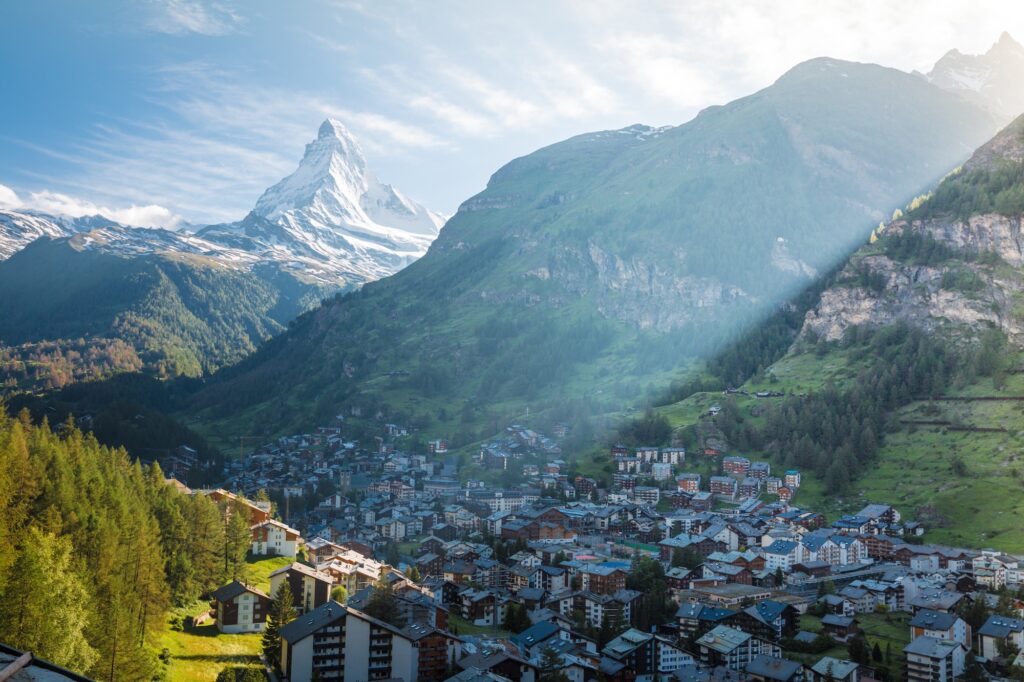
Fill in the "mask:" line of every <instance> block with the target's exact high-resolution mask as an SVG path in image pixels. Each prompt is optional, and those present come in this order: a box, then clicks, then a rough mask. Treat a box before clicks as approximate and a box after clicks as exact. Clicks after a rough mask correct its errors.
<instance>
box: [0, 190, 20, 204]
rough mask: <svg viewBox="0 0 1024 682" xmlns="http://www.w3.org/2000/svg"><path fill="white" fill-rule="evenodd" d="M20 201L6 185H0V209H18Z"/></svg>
mask: <svg viewBox="0 0 1024 682" xmlns="http://www.w3.org/2000/svg"><path fill="white" fill-rule="evenodd" d="M20 207H21V199H19V198H18V195H17V194H16V193H15V191H14V190H13V189H11V188H10V187H8V186H7V185H0V208H20Z"/></svg>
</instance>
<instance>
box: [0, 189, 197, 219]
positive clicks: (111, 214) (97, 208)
mask: <svg viewBox="0 0 1024 682" xmlns="http://www.w3.org/2000/svg"><path fill="white" fill-rule="evenodd" d="M0 208H8V209H26V210H32V211H40V212H41V213H50V214H54V215H62V216H68V217H71V218H79V217H81V216H93V215H101V216H103V217H104V218H109V219H110V220H113V221H115V222H118V223H121V224H123V225H131V226H134V227H166V228H172V229H173V228H175V227H177V226H178V225H180V224H181V223H182V218H181V216H179V215H176V214H175V213H174V212H173V211H171V210H170V209H168V208H165V207H163V206H157V205H156V204H149V205H146V206H134V205H133V206H128V207H126V208H109V207H107V206H101V205H98V204H94V203H93V202H91V201H86V200H84V199H79V198H77V197H72V196H69V195H67V194H61V193H60V192H51V191H49V190H41V191H39V192H31V193H30V194H29V195H28V198H27V199H24V200H22V199H21V198H20V197H18V195H17V193H15V191H14V190H13V189H11V188H10V187H7V186H6V185H0Z"/></svg>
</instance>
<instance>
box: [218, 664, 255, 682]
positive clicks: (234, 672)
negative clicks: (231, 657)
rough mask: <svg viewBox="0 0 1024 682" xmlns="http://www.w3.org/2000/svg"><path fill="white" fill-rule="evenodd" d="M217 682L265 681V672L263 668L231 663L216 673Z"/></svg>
mask: <svg viewBox="0 0 1024 682" xmlns="http://www.w3.org/2000/svg"><path fill="white" fill-rule="evenodd" d="M217 682H267V673H266V672H265V671H264V670H263V668H256V667H253V666H245V665H233V666H229V667H227V668H224V669H223V670H221V671H220V673H218V674H217Z"/></svg>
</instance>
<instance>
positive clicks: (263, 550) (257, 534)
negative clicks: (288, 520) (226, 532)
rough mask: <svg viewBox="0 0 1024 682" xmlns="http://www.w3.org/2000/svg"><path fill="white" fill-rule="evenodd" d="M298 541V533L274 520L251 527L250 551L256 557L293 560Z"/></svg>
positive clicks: (296, 551)
mask: <svg viewBox="0 0 1024 682" xmlns="http://www.w3.org/2000/svg"><path fill="white" fill-rule="evenodd" d="M299 541H300V538H299V531H297V530H295V529H294V528H290V527H288V526H286V525H285V524H283V523H281V522H280V521H275V520H274V519H268V520H266V521H264V522H263V523H260V524H257V525H255V526H253V527H252V549H251V551H252V553H253V554H255V555H257V556H267V555H269V556H287V557H293V558H294V557H295V555H296V554H297V553H298V545H299ZM327 544H331V543H327Z"/></svg>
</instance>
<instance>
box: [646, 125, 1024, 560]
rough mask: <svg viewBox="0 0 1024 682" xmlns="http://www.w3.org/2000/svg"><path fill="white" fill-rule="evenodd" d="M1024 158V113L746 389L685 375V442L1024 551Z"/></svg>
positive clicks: (981, 543) (869, 250) (810, 500)
mask: <svg viewBox="0 0 1024 682" xmlns="http://www.w3.org/2000/svg"><path fill="white" fill-rule="evenodd" d="M1022 168H1024V117H1021V118H1020V119H1018V120H1017V121H1015V122H1014V123H1012V124H1011V125H1010V126H1009V127H1007V128H1006V129H1005V130H1003V131H1002V132H1001V133H999V134H998V135H997V136H996V137H995V138H994V139H993V140H992V141H990V142H989V143H988V144H986V145H984V146H983V147H981V148H980V149H979V150H978V151H977V152H976V153H975V154H974V155H973V157H972V158H971V159H970V160H969V161H968V162H967V163H966V164H965V165H964V167H963V168H962V169H960V170H959V171H958V172H956V173H954V174H952V175H950V176H949V177H947V178H946V179H945V180H944V181H943V182H942V183H941V184H940V185H939V186H938V187H937V188H936V190H935V192H934V193H933V194H931V195H929V196H926V197H922V198H919V199H917V200H915V201H914V202H912V204H911V208H910V209H909V210H908V212H907V214H906V215H899V216H898V217H897V219H895V220H893V221H892V222H890V223H889V224H888V225H886V226H885V227H884V228H883V229H880V230H879V231H878V232H877V233H876V235H874V236H873V237H872V240H871V241H872V243H870V244H868V245H865V246H864V247H862V248H860V249H859V250H858V251H857V252H855V253H854V254H853V256H852V257H851V258H850V259H849V261H848V262H847V263H846V264H845V266H844V267H843V268H842V269H840V270H839V271H838V272H837V273H836V274H835V275H833V276H832V278H831V280H830V282H829V284H828V286H826V287H825V288H824V290H823V291H822V292H821V295H820V297H819V299H818V301H817V303H815V304H813V305H810V306H809V307H808V308H807V314H806V317H805V319H804V320H803V323H802V324H800V325H791V326H790V332H791V334H792V338H793V339H794V340H795V342H794V343H793V344H792V346H791V347H790V348H789V350H788V352H785V353H784V354H782V357H781V358H779V359H777V360H775V361H774V362H773V363H771V364H770V366H767V365H766V366H763V367H761V368H759V369H753V370H752V371H750V372H749V374H748V376H749V377H750V378H749V380H747V381H746V382H745V383H744V384H743V385H742V386H741V387H740V388H739V390H738V392H735V393H733V394H731V395H723V394H722V389H723V388H724V387H725V386H726V385H727V382H726V381H725V380H724V379H723V378H722V377H721V373H720V372H717V373H716V371H715V368H716V365H715V363H713V362H712V363H709V365H708V367H707V368H706V370H705V372H706V374H707V375H709V376H706V377H705V378H704V380H703V381H704V383H703V385H701V384H693V383H692V382H691V383H690V384H681V385H679V386H677V387H676V391H675V392H674V394H673V396H672V397H673V398H677V399H678V398H682V399H679V400H676V401H675V402H671V403H670V404H666V405H665V406H663V407H661V408H659V409H658V412H659V413H660V414H661V415H663V416H664V417H666V418H667V420H668V421H669V423H670V424H671V426H672V428H673V429H674V433H675V436H674V437H675V438H676V439H677V440H683V441H686V442H688V443H690V444H693V445H695V446H699V445H701V444H702V443H705V442H709V441H714V442H715V443H716V444H717V445H721V446H723V447H725V448H727V449H729V450H731V451H734V452H739V453H743V454H750V455H755V456H763V457H766V458H768V459H770V460H771V461H772V462H773V463H774V464H775V465H776V466H780V467H781V466H796V467H799V468H800V469H801V470H802V471H803V472H804V474H805V481H806V483H805V484H804V485H802V486H801V488H800V491H799V494H798V496H797V498H796V503H797V504H799V505H802V506H806V507H808V508H811V509H815V510H819V511H824V512H826V513H827V514H829V515H830V516H831V517H833V518H835V517H837V516H839V515H841V514H844V513H847V514H848V513H854V512H856V511H857V510H858V509H860V508H861V507H862V506H863V505H864V503H866V502H869V501H871V502H884V503H890V504H893V505H895V506H896V507H898V508H899V509H900V510H901V511H902V512H903V513H904V514H906V515H907V516H908V517H910V518H914V519H917V520H920V521H922V522H923V523H924V524H925V525H926V526H927V528H928V532H927V534H926V538H925V539H926V540H929V541H934V542H942V543H952V544H957V545H964V546H972V547H997V548H1000V549H1003V550H1005V551H1012V552H1020V551H1024V531H1022V529H1021V528H1020V526H1019V524H1017V523H1016V522H1015V519H1016V518H1019V514H1020V513H1022V512H1024V426H1022V425H1024V374H1022V373H1021V360H1022V357H1024V355H1022V350H1024V334H1022V330H1024V251H1022V246H1021V245H1022V241H1021V239H1020V237H1021V233H1020V229H1021V220H1022V218H1024V207H1022V206H1020V205H1018V204H1017V203H1016V200H1015V199H1014V197H1015V196H1017V195H1018V194H1017V193H1018V192H1020V191H1022V190H1024V183H1022V181H1021V180H1020V178H1022V177H1024V176H1022V175H1021V169H1022ZM778 347H779V344H776V345H775V348H778ZM716 380H717V383H716ZM693 388H695V389H698V390H690V389H693ZM701 389H703V390H701ZM707 389H717V390H713V391H712V390H707ZM769 391H770V392H775V393H779V394H782V395H780V396H778V397H757V393H758V392H762V394H763V393H764V392H769ZM683 396H685V397H683ZM712 405H719V406H721V407H722V411H721V412H720V413H719V414H718V415H717V416H715V417H714V418H711V417H709V416H707V412H708V410H709V408H710V407H711V406H712ZM908 477H912V479H913V481H914V485H912V486H909V485H907V484H906V482H907V480H908ZM994 494H998V496H999V498H998V499H999V504H995V505H986V504H983V503H982V501H983V500H985V499H987V498H991V497H992V495H994Z"/></svg>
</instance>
